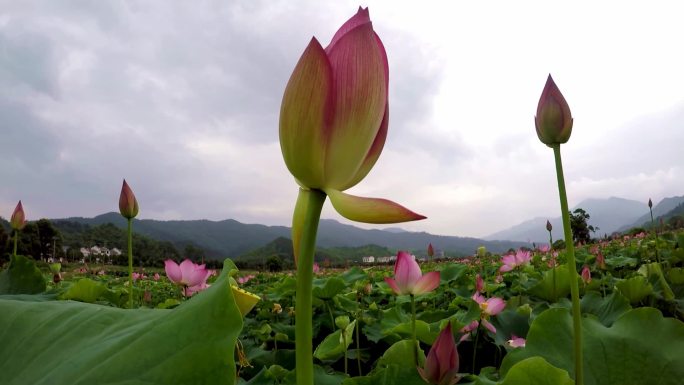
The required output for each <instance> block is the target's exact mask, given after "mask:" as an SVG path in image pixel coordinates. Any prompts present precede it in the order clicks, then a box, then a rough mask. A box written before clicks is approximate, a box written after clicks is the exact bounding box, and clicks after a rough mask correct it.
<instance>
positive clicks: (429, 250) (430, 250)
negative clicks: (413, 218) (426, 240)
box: [427, 243, 435, 257]
mask: <svg viewBox="0 0 684 385" xmlns="http://www.w3.org/2000/svg"><path fill="white" fill-rule="evenodd" d="M427 254H428V256H429V257H432V256H433V255H435V249H433V248H432V243H430V244H429V245H428V249H427Z"/></svg>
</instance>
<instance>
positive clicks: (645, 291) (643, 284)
mask: <svg viewBox="0 0 684 385" xmlns="http://www.w3.org/2000/svg"><path fill="white" fill-rule="evenodd" d="M615 287H617V288H618V290H620V293H621V294H622V295H624V296H625V297H626V298H627V299H628V300H629V302H630V303H632V304H636V303H639V302H640V301H641V300H642V299H644V298H646V297H648V296H649V295H651V294H653V285H651V284H650V283H649V282H648V280H647V279H646V278H645V277H643V276H640V275H639V276H636V277H632V278H628V279H625V280H622V281H620V282H618V283H616V284H615Z"/></svg>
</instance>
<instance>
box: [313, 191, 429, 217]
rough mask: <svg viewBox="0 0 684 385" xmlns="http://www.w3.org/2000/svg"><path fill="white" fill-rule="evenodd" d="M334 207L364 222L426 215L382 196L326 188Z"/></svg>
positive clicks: (341, 212) (339, 211)
mask: <svg viewBox="0 0 684 385" xmlns="http://www.w3.org/2000/svg"><path fill="white" fill-rule="evenodd" d="M325 192H326V194H328V196H329V197H330V202H332V205H333V207H334V208H335V210H337V212H338V213H340V215H342V216H343V217H345V218H347V219H349V220H352V221H356V222H364V223H398V222H408V221H416V220H419V219H425V218H426V217H425V216H423V215H420V214H416V213H414V212H413V211H411V210H409V209H407V208H406V207H404V206H401V205H399V204H397V203H394V202H392V201H390V200H387V199H381V198H363V197H358V196H354V195H350V194H346V193H343V192H341V191H337V190H332V189H326V190H325Z"/></svg>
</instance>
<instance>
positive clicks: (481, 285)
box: [475, 274, 484, 293]
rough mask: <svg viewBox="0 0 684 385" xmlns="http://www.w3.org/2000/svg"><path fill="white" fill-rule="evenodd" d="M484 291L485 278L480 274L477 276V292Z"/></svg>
mask: <svg viewBox="0 0 684 385" xmlns="http://www.w3.org/2000/svg"><path fill="white" fill-rule="evenodd" d="M483 291H484V280H483V279H482V277H480V274H477V275H476V276H475V292H476V293H482V292H483Z"/></svg>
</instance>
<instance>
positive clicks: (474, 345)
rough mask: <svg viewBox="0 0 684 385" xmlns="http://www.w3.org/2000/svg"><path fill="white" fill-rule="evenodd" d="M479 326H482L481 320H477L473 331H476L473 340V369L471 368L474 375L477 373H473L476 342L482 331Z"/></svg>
mask: <svg viewBox="0 0 684 385" xmlns="http://www.w3.org/2000/svg"><path fill="white" fill-rule="evenodd" d="M481 326H482V321H478V324H477V328H476V329H475V332H476V333H475V340H474V341H473V369H472V370H473V374H474V375H477V373H475V364H476V363H477V361H476V357H477V343H478V341H479V339H480V332H481V331H482V328H481ZM471 336H472V334H471Z"/></svg>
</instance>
